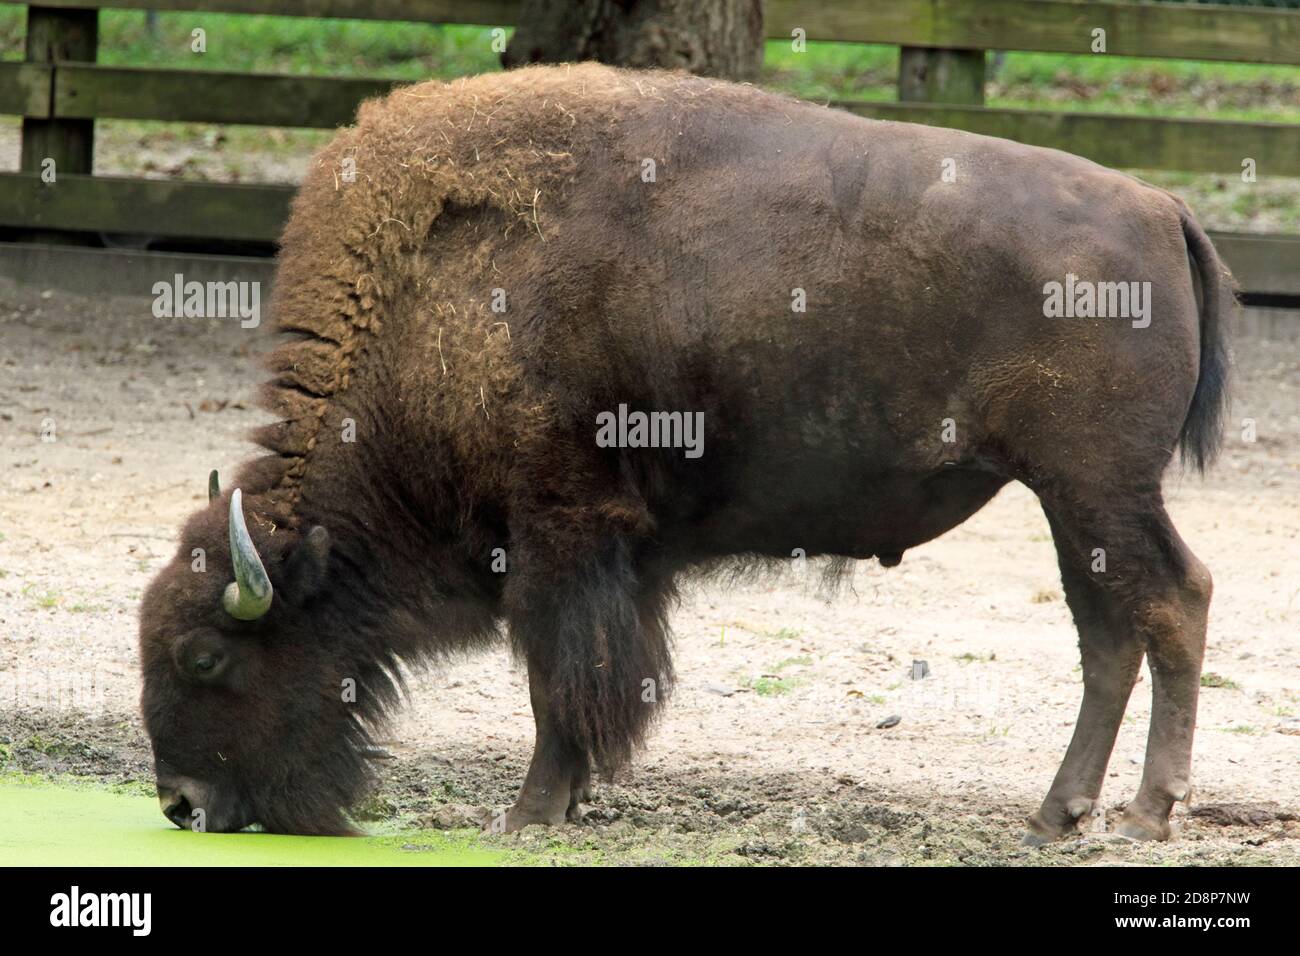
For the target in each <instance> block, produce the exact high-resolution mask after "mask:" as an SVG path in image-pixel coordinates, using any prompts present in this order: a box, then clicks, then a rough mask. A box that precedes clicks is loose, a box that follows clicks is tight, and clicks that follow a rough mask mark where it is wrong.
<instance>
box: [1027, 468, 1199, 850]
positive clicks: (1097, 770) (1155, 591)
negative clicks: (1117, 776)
mask: <svg viewBox="0 0 1300 956" xmlns="http://www.w3.org/2000/svg"><path fill="white" fill-rule="evenodd" d="M1040 497H1041V498H1042V500H1043V506H1044V510H1045V511H1046V513H1047V516H1048V521H1049V523H1050V525H1051V528H1052V536H1053V539H1054V541H1055V543H1056V550H1057V556H1058V559H1059V561H1060V565H1061V579H1062V583H1063V584H1064V587H1065V595H1066V600H1067V602H1068V603H1069V606H1070V611H1071V613H1072V614H1073V616H1074V619H1075V623H1076V625H1077V627H1078V630H1079V647H1080V651H1081V656H1082V665H1083V686H1084V692H1083V704H1082V706H1081V707H1080V710H1079V718H1078V722H1077V723H1076V725H1075V729H1074V736H1073V737H1072V739H1071V740H1070V745H1069V749H1068V750H1067V751H1066V754H1065V759H1064V760H1063V761H1062V763H1061V767H1060V770H1058V771H1057V774H1056V779H1055V780H1054V781H1053V783H1052V786H1051V789H1050V790H1049V791H1048V794H1047V797H1046V799H1044V801H1043V804H1042V806H1041V807H1040V808H1039V810H1038V812H1037V813H1035V814H1034V815H1033V816H1032V817H1031V818H1030V820H1029V832H1028V834H1026V842H1028V843H1039V842H1043V841H1044V840H1051V839H1057V838H1059V837H1061V836H1065V835H1067V834H1069V833H1071V832H1074V830H1075V828H1076V826H1077V822H1078V820H1079V818H1081V817H1083V816H1084V815H1085V814H1088V813H1089V812H1091V811H1094V809H1096V801H1097V799H1098V797H1099V796H1100V794H1101V785H1102V781H1103V779H1104V777H1105V773H1106V765H1107V763H1108V762H1109V760H1110V755H1111V751H1112V750H1113V748H1114V746H1115V738H1116V736H1117V734H1118V732H1119V727H1120V723H1121V721H1122V720H1123V717H1124V710H1125V707H1126V706H1127V704H1128V699H1129V695H1130V694H1131V693H1132V690H1133V685H1134V683H1135V681H1136V679H1137V674H1138V669H1139V667H1140V666H1141V663H1142V655H1143V654H1144V653H1145V654H1146V656H1147V659H1148V662H1149V666H1150V669H1151V683H1152V688H1151V693H1152V709H1151V728H1150V733H1149V736H1148V741H1147V754H1146V765H1145V768H1144V771H1143V774H1142V783H1141V785H1140V787H1139V789H1138V793H1137V796H1136V798H1135V799H1134V800H1133V801H1132V802H1131V803H1130V804H1129V805H1128V808H1127V810H1126V812H1125V814H1124V817H1123V819H1122V820H1121V822H1120V825H1119V832H1120V833H1121V834H1123V835H1126V836H1130V837H1134V838H1138V839H1165V838H1167V837H1168V836H1169V814H1170V812H1171V811H1172V809H1173V805H1174V803H1175V801H1178V800H1184V799H1186V798H1187V797H1188V796H1189V794H1190V788H1191V757H1192V734H1193V731H1194V729H1195V726H1196V700H1197V694H1198V691H1199V687H1200V677H1201V660H1202V657H1203V655H1204V651H1205V622H1206V615H1207V612H1208V609H1209V602H1210V591H1211V582H1210V574H1209V572H1208V571H1207V570H1206V568H1205V566H1204V565H1203V564H1201V562H1200V561H1198V560H1197V559H1196V556H1195V555H1193V554H1192V552H1191V551H1190V550H1189V549H1188V548H1187V545H1186V544H1184V543H1183V541H1182V539H1181V538H1180V537H1179V536H1178V532H1177V531H1176V530H1175V529H1174V526H1173V524H1172V522H1171V521H1170V520H1169V516H1168V514H1167V513H1166V512H1165V509H1164V504H1163V502H1162V500H1161V496H1160V491H1159V485H1158V483H1153V484H1151V485H1149V486H1147V487H1144V488H1142V487H1130V488H1127V489H1110V490H1109V491H1107V493H1106V494H1104V495H1098V496H1096V497H1093V496H1092V495H1091V494H1085V495H1083V496H1076V495H1073V494H1070V493H1068V492H1065V491H1063V490H1061V489H1056V490H1053V491H1051V492H1047V493H1042V492H1040Z"/></svg>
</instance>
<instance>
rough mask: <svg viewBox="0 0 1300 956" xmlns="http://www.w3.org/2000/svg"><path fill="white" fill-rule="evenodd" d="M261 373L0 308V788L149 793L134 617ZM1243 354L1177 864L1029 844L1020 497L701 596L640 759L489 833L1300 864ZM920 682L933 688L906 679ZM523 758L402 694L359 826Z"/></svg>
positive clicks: (1181, 493) (1295, 424)
mask: <svg viewBox="0 0 1300 956" xmlns="http://www.w3.org/2000/svg"><path fill="white" fill-rule="evenodd" d="M264 347H265V341H264V338H263V337H262V336H261V334H260V333H257V334H254V333H250V332H247V331H244V330H241V329H240V328H239V327H238V323H237V321H234V320H229V321H216V322H212V321H207V320H192V319H190V320H158V319H155V318H153V316H152V315H151V314H150V310H149V302H148V300H143V299H141V300H102V299H89V298H79V297H74V296H70V295H65V294H62V293H49V292H45V293H42V292H41V291H39V290H29V289H17V288H14V287H12V286H3V287H0V764H5V763H7V769H8V770H9V771H15V770H21V771H30V772H51V773H58V772H73V773H78V774H86V775H92V776H97V777H101V778H104V779H105V780H109V781H118V782H120V781H132V780H138V781H147V780H148V777H149V766H148V752H147V743H146V741H145V739H144V735H143V732H142V730H141V727H140V721H139V717H138V714H137V713H136V698H137V694H138V690H139V679H138V676H137V660H136V647H135V640H136V608H137V604H138V600H139V597H140V594H141V591H142V589H143V588H144V587H145V585H146V583H147V582H148V581H149V579H150V578H151V576H152V575H153V574H154V573H156V571H157V570H158V569H159V568H160V567H161V566H162V564H163V563H164V562H165V561H166V560H167V559H168V557H169V556H170V554H171V552H172V550H173V548H174V546H175V545H174V541H175V538H174V535H175V533H176V530H177V528H178V526H179V524H180V523H181V521H182V520H183V518H184V517H185V516H186V515H187V514H188V513H189V512H190V511H191V510H193V509H195V508H197V507H199V506H200V505H201V504H202V503H203V501H204V496H205V480H206V475H207V472H208V470H209V469H210V468H213V467H219V468H221V469H223V471H226V472H229V471H230V470H231V469H232V468H233V466H234V465H235V464H236V463H237V462H238V461H240V460H241V459H242V458H244V457H245V456H247V455H248V454H249V452H250V447H249V446H248V445H247V444H246V443H245V442H244V440H243V435H244V434H245V432H246V431H247V430H248V428H249V427H250V426H251V425H253V424H254V423H256V422H258V421H259V420H260V418H261V413H260V412H257V411H255V410H253V409H252V408H251V407H250V406H251V404H252V393H253V389H254V386H255V384H256V383H257V382H258V381H259V380H260V377H261V373H260V372H259V370H258V368H257V366H256V364H255V362H254V358H255V353H256V352H257V351H258V350H260V349H261V348H264ZM1236 357H1237V363H1238V364H1237V380H1236V398H1235V403H1234V408H1233V411H1232V415H1231V416H1230V421H1231V427H1230V428H1229V431H1228V436H1227V445H1226V450H1225V454H1224V456H1223V458H1222V460H1221V462H1220V464H1219V465H1218V466H1217V467H1216V468H1215V469H1214V470H1213V472H1212V473H1211V474H1210V476H1209V477H1208V478H1207V479H1206V480H1204V481H1202V480H1201V479H1200V478H1199V477H1197V476H1195V475H1192V474H1187V475H1182V474H1181V473H1179V472H1178V471H1177V470H1175V471H1172V472H1171V474H1170V476H1169V478H1168V482H1167V491H1168V496H1169V498H1170V508H1171V511H1172V514H1173V516H1174V519H1175V521H1176V522H1177V524H1178V526H1179V528H1180V529H1181V531H1182V534H1183V536H1184V537H1185V538H1186V539H1187V541H1188V542H1189V544H1190V545H1191V546H1192V548H1193V549H1194V550H1195V551H1196V552H1197V554H1198V555H1200V556H1201V558H1202V559H1203V560H1205V562H1206V563H1207V564H1208V565H1209V566H1210V567H1211V569H1212V570H1213V572H1214V575H1215V580H1216V593H1215V599H1214V605H1213V608H1212V611H1211V621H1210V639H1209V650H1208V654H1207V660H1206V670H1207V672H1209V674H1211V675H1213V676H1207V678H1206V681H1205V683H1206V684H1207V686H1206V688H1205V689H1204V691H1203V692H1202V704H1201V712H1200V723H1199V730H1198V733H1197V740H1196V757H1195V786H1196V789H1195V794H1194V797H1193V801H1192V803H1191V806H1190V808H1189V807H1186V806H1180V807H1179V809H1178V810H1177V812H1176V817H1175V822H1176V828H1177V837H1176V839H1175V840H1173V841H1171V842H1169V843H1166V844H1161V845H1138V844H1133V843H1130V842H1128V841H1123V840H1120V839H1118V838H1114V837H1111V836H1109V835H1107V834H1106V833H1104V832H1095V833H1090V834H1088V835H1086V836H1081V837H1080V838H1079V839H1075V840H1071V841H1067V842H1064V843H1061V844H1057V845H1054V846H1051V847H1048V848H1045V849H1042V850H1029V849H1023V848H1021V847H1020V846H1019V845H1018V841H1019V837H1020V833H1021V823H1022V821H1023V819H1024V817H1025V816H1026V815H1027V814H1029V813H1030V812H1031V811H1032V810H1033V809H1034V808H1035V806H1036V805H1037V803H1038V801H1039V800H1040V799H1041V797H1042V795H1043V793H1044V792H1045V791H1046V788H1047V786H1048V784H1049V782H1050V781H1051V778H1052V775H1053V773H1054V772H1055V770H1056V766H1057V764H1058V762H1059V761H1060V758H1061V756H1062V754H1063V752H1064V749H1065V745H1066V742H1067V740H1068V739H1069V735H1070V731H1071V728H1072V726H1073V723H1074V717H1075V713H1076V710H1077V708H1078V705H1079V699H1080V694H1081V683H1080V672H1079V667H1078V653H1077V649H1076V646H1075V636H1074V632H1073V629H1072V626H1071V624H1070V621H1069V615H1068V612H1067V610H1066V607H1065V604H1064V602H1063V600H1062V595H1061V589H1060V582H1059V580H1058V577H1057V572H1056V567H1055V559H1054V553H1053V549H1052V545H1051V541H1050V538H1049V536H1048V530H1047V525H1046V522H1045V521H1044V519H1043V517H1042V514H1041V512H1040V511H1039V509H1038V507H1037V504H1036V502H1035V500H1034V498H1033V496H1032V495H1031V494H1030V493H1029V492H1028V491H1026V490H1025V489H1023V488H1021V487H1019V486H1013V487H1009V488H1007V489H1006V490H1005V491H1004V492H1003V493H1002V494H1000V495H999V496H998V497H997V498H996V499H995V500H994V501H993V502H992V503H991V504H990V505H989V506H988V507H987V508H986V509H985V510H984V511H982V512H981V513H980V514H978V515H977V516H976V517H975V518H973V519H972V520H971V521H969V522H968V523H967V524H965V525H963V526H962V527H960V528H958V529H956V530H955V531H953V532H952V533H950V534H949V535H947V536H946V537H944V538H942V539H940V540H938V541H936V542H933V543H931V544H929V545H927V546H925V547H922V548H918V549H916V550H915V551H912V552H909V553H908V554H907V556H906V557H905V558H904V560H903V563H902V565H901V566H900V567H897V568H894V569H892V570H885V569H882V568H881V567H879V565H877V564H876V563H875V562H862V563H860V564H859V565H858V566H857V567H856V568H855V570H854V574H853V578H852V589H851V590H850V591H849V592H848V593H845V594H842V595H840V596H838V597H836V598H835V599H834V600H830V601H828V600H827V599H826V598H825V596H824V595H823V594H821V593H819V590H818V575H817V571H816V568H815V567H812V568H809V569H808V570H807V572H806V574H805V575H803V576H801V575H800V574H799V573H798V571H797V570H796V569H793V568H792V570H791V571H790V572H789V574H787V575H786V576H784V577H781V578H778V579H754V580H747V581H741V582H739V583H737V584H736V585H735V586H732V587H729V588H728V587H723V586H721V585H718V584H705V585H698V586H695V587H693V588H690V589H688V591H687V594H686V597H685V600H684V601H683V603H682V606H681V608H680V609H679V611H678V613H677V614H676V617H675V630H676V635H677V660H678V675H679V683H678V686H677V688H676V690H675V694H674V699H673V701H672V703H671V705H670V706H669V707H668V709H667V713H666V715H665V718H664V720H663V722H662V724H661V726H660V727H659V729H658V732H657V733H656V735H655V736H654V737H653V740H652V742H651V744H650V747H649V749H648V750H647V751H646V752H645V753H643V754H642V755H641V756H640V757H639V759H638V760H637V761H636V762H635V763H634V765H633V766H632V768H631V769H630V770H628V771H626V772H625V773H623V774H622V775H621V776H620V778H619V779H618V780H617V781H616V782H615V783H613V784H604V785H600V786H598V788H597V792H596V795H595V799H594V802H593V804H592V808H591V810H590V812H589V814H588V815H587V817H586V819H585V820H584V821H583V823H582V824H581V825H568V826H565V827H563V828H559V829H557V830H550V831H547V830H542V829H540V828H530V829H529V830H528V831H525V832H524V833H523V834H519V835H515V836H510V837H490V838H487V839H489V840H490V841H493V842H498V843H500V844H502V845H506V846H510V847H515V848H518V849H519V850H520V851H521V853H527V854H529V855H531V857H532V858H533V859H543V860H551V861H555V862H586V861H606V862H632V863H636V862H683V863H694V862H700V861H706V862H716V863H734V864H742V865H743V864H750V863H791V864H808V863H812V864H821V863H872V864H916V863H953V864H995V865H996V864H1026V863H1028V864H1049V865H1056V864H1075V865H1096V864H1132V863H1170V864H1183V863H1195V864H1259V863H1272V864H1291V865H1295V864H1300V822H1297V820H1296V817H1297V815H1300V648H1298V647H1297V632H1298V631H1300V342H1297V341H1295V340H1294V339H1293V340H1291V341H1280V340H1271V339H1266V338H1249V339H1240V340H1239V341H1238V342H1237V345H1236ZM1243 419H1253V420H1254V422H1255V427H1256V430H1257V435H1256V440H1255V441H1253V442H1250V441H1245V440H1243V434H1242V426H1241V422H1242V420H1243ZM43 436H44V437H45V438H51V437H52V439H53V440H48V441H47V440H43ZM914 660H923V661H925V662H927V663H928V666H929V671H930V676H929V677H927V678H925V679H923V680H919V681H914V680H912V679H911V672H912V665H913V661H914ZM1149 687H1150V684H1149V679H1147V677H1146V674H1145V669H1144V679H1143V681H1142V682H1141V683H1139V685H1138V689H1137V691H1136V692H1135V694H1134V697H1133V701H1132V703H1131V705H1130V708H1129V715H1128V718H1127V719H1126V721H1125V724H1124V727H1123V730H1122V731H1121V734H1120V740H1119V744H1118V746H1117V747H1116V750H1115V754H1114V758H1113V760H1112V763H1111V770H1110V775H1109V778H1108V780H1107V783H1106V789H1105V793H1104V794H1103V802H1104V803H1105V805H1106V807H1107V818H1108V819H1109V821H1110V822H1111V823H1112V824H1113V822H1114V820H1115V817H1116V813H1117V811H1118V810H1119V809H1120V808H1122V807H1123V805H1124V802H1125V801H1126V800H1127V799H1129V798H1130V797H1131V796H1132V795H1133V793H1134V792H1135V790H1136V788H1137V784H1138V780H1139V776H1140V772H1141V759H1142V751H1143V747H1144V742H1145V735H1146V724H1147V718H1148V714H1149V709H1150V708H1149ZM892 717H897V718H899V719H898V721H897V723H896V724H894V725H893V726H887V727H882V726H879V725H881V724H882V723H890V722H891V721H887V720H886V718H892ZM531 743H532V720H531V716H530V713H529V709H528V698H527V691H526V687H525V682H524V677H523V673H522V670H521V669H520V668H519V667H518V666H516V665H515V664H513V663H512V661H511V660H510V659H509V657H508V655H507V654H506V653H505V652H504V651H499V652H493V653H488V654H484V655H482V656H478V657H475V658H472V659H469V660H466V661H464V662H461V663H459V664H457V665H455V666H451V667H447V668H445V669H442V670H439V671H435V672H431V673H425V674H418V675H414V676H413V677H412V680H411V701H410V705H409V707H408V709H407V710H406V711H405V713H404V714H403V715H402V716H401V717H400V719H399V720H398V721H397V722H396V723H395V724H394V726H393V728H392V730H391V733H390V735H389V740H388V747H389V749H390V750H391V751H392V752H393V753H394V754H395V758H396V759H395V760H393V761H392V762H390V763H388V764H387V766H386V769H385V783H384V785H383V789H382V791H381V792H380V793H379V794H378V795H377V796H376V798H375V799H374V800H373V801H372V802H371V803H370V804H369V805H368V806H367V808H366V813H367V816H368V818H370V819H376V820H385V819H387V820H393V819H401V820H405V821H416V820H419V821H421V822H423V823H424V824H425V825H434V826H454V825H464V824H465V822H466V821H468V820H469V819H471V818H473V816H474V815H475V814H476V813H477V812H478V809H477V808H479V807H482V806H503V805H505V804H507V803H509V802H510V800H511V799H512V797H513V794H514V792H515V788H516V787H517V785H518V783H519V782H520V780H521V779H522V775H523V770H524V767H525V763H526V760H527V758H528V755H529V750H530V746H531ZM1220 804H1233V805H1253V806H1247V807H1245V808H1244V809H1243V808H1241V807H1238V808H1236V810H1235V811H1234V810H1227V811H1225V810H1224V809H1222V808H1219V809H1216V806H1217V805H1220ZM159 822H160V824H161V823H162V821H161V818H160V820H159ZM1099 822H1100V821H1099Z"/></svg>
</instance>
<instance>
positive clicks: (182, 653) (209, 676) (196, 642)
mask: <svg viewBox="0 0 1300 956" xmlns="http://www.w3.org/2000/svg"><path fill="white" fill-rule="evenodd" d="M175 653H176V663H177V665H179V667H180V669H181V670H182V671H184V672H185V674H186V675H187V676H189V677H190V678H191V679H193V680H196V681H201V682H202V683H204V684H211V683H215V682H217V681H219V680H221V679H222V677H223V675H224V674H225V672H226V670H227V669H228V668H229V666H230V654H229V646H228V643H227V641H226V640H225V638H223V637H222V636H221V635H220V634H217V633H216V632H213V631H200V632H198V633H195V634H187V635H186V636H185V637H183V638H181V639H180V640H179V641H178V642H177V644H176V650H175Z"/></svg>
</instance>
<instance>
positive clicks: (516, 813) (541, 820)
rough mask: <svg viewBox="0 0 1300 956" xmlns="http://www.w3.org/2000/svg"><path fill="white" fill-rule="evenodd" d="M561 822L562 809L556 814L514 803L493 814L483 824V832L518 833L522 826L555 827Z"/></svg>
mask: <svg viewBox="0 0 1300 956" xmlns="http://www.w3.org/2000/svg"><path fill="white" fill-rule="evenodd" d="M563 822H564V811H563V810H561V811H560V812H559V814H558V815H557V814H556V813H554V812H552V811H539V810H536V809H534V808H528V807H520V806H519V805H518V804H516V805H515V806H513V807H511V808H510V809H509V810H507V811H505V812H504V813H496V814H493V816H492V819H490V820H488V821H487V822H486V823H484V824H483V832H484V833H518V832H519V831H520V830H522V829H523V828H524V827H531V826H543V827H555V826H559V825H560V824H561V823H563Z"/></svg>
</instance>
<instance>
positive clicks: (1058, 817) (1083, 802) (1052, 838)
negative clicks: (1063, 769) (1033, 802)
mask: <svg viewBox="0 0 1300 956" xmlns="http://www.w3.org/2000/svg"><path fill="white" fill-rule="evenodd" d="M1095 808H1096V801H1094V800H1091V799H1089V798H1088V797H1074V798H1073V799H1071V800H1068V801H1065V802H1064V803H1061V802H1058V801H1055V800H1052V799H1051V798H1048V799H1047V800H1046V801H1044V803H1043V805H1042V806H1041V807H1039V808H1038V812H1037V813H1035V814H1034V815H1033V816H1032V817H1030V818H1029V820H1028V824H1027V825H1028V827H1029V829H1028V830H1026V831H1025V835H1024V837H1022V838H1021V840H1020V843H1021V845H1022V846H1043V845H1044V844H1047V843H1054V842H1056V841H1057V840H1063V839H1065V838H1066V837H1069V836H1077V835H1078V833H1079V820H1080V819H1082V818H1083V817H1086V816H1089V815H1091V814H1092V813H1093V811H1094V809H1095Z"/></svg>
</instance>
